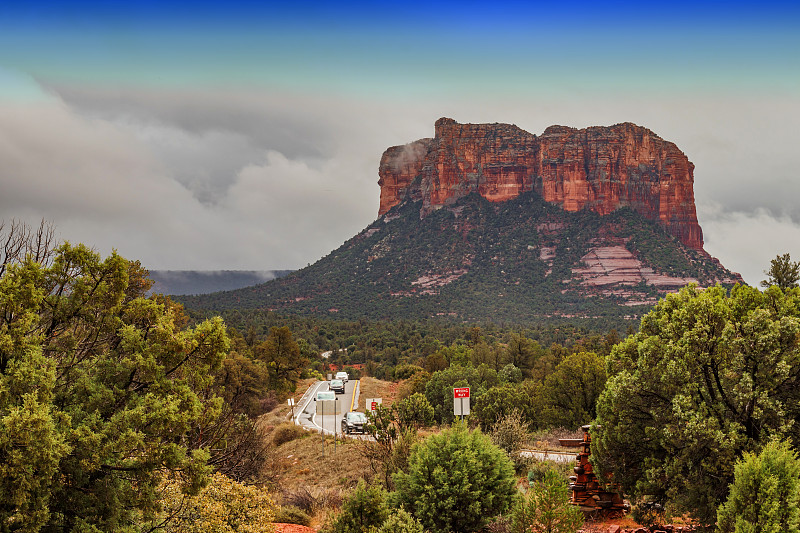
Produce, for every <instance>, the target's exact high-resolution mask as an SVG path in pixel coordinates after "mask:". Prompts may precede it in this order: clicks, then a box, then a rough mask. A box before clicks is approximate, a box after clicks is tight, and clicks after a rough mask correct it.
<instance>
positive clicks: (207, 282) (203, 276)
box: [150, 270, 292, 295]
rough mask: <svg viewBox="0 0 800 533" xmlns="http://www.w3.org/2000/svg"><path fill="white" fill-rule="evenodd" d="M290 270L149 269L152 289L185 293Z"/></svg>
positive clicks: (229, 287) (241, 283)
mask: <svg viewBox="0 0 800 533" xmlns="http://www.w3.org/2000/svg"><path fill="white" fill-rule="evenodd" d="M290 272H292V271H291V270H151V271H150V279H152V280H153V282H154V283H153V287H152V289H151V290H150V292H151V293H161V294H172V295H186V294H209V293H212V292H218V291H231V290H234V289H241V288H244V287H250V286H252V285H258V284H259V283H264V282H265V281H270V280H273V279H275V278H280V277H283V276H285V275H287V274H289V273H290Z"/></svg>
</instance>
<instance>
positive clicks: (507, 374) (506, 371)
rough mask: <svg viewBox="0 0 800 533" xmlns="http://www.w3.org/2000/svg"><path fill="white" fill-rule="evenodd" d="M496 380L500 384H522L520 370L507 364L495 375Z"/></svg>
mask: <svg viewBox="0 0 800 533" xmlns="http://www.w3.org/2000/svg"><path fill="white" fill-rule="evenodd" d="M497 379H498V380H500V381H501V382H502V383H511V384H513V383H522V370H520V369H519V368H517V367H515V366H514V365H513V364H512V363H508V364H507V365H506V366H504V367H503V368H502V369H501V370H500V372H498V373H497Z"/></svg>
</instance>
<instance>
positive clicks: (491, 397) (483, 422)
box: [471, 384, 530, 431]
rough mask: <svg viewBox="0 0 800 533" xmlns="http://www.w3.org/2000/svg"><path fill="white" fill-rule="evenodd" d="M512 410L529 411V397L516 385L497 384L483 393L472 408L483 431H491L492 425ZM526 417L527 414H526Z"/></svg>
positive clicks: (473, 414)
mask: <svg viewBox="0 0 800 533" xmlns="http://www.w3.org/2000/svg"><path fill="white" fill-rule="evenodd" d="M514 411H521V412H524V413H526V414H527V413H529V412H530V398H529V397H528V396H527V395H526V394H525V391H524V390H523V389H522V388H521V387H519V386H518V385H508V384H504V385H498V386H497V387H492V388H491V389H489V390H488V391H486V392H485V393H483V394H482V395H481V396H480V397H479V398H478V399H477V400H476V401H475V405H474V407H473V409H472V413H471V414H472V416H474V417H475V418H476V419H477V420H478V423H479V424H480V426H481V429H483V430H484V431H491V429H492V428H493V427H494V425H495V424H496V423H497V422H498V421H499V420H501V419H503V418H505V417H506V416H508V415H510V414H511V413H513V412H514ZM526 418H527V416H526Z"/></svg>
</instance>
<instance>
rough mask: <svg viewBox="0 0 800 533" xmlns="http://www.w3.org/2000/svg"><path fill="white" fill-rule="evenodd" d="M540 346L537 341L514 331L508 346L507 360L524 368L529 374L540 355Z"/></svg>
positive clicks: (521, 368) (524, 371) (523, 370)
mask: <svg viewBox="0 0 800 533" xmlns="http://www.w3.org/2000/svg"><path fill="white" fill-rule="evenodd" d="M538 347H539V345H538V343H536V342H535V341H532V340H531V339H529V338H528V337H525V336H524V335H520V334H517V333H514V334H513V335H511V340H510V341H509V342H508V347H507V348H506V361H508V364H511V365H514V366H515V367H517V368H519V369H520V370H522V372H523V373H525V374H529V373H530V371H531V369H532V368H533V365H534V362H535V359H536V358H537V356H538V355H539V350H538Z"/></svg>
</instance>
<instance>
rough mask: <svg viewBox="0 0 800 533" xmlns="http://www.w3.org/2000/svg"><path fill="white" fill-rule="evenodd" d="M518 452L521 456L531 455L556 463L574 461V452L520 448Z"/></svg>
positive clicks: (540, 459)
mask: <svg viewBox="0 0 800 533" xmlns="http://www.w3.org/2000/svg"><path fill="white" fill-rule="evenodd" d="M519 454H520V455H521V456H523V457H533V458H534V459H538V460H539V461H555V462H557V463H570V462H573V463H574V462H575V455H576V452H548V451H542V450H522V451H520V452H519Z"/></svg>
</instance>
